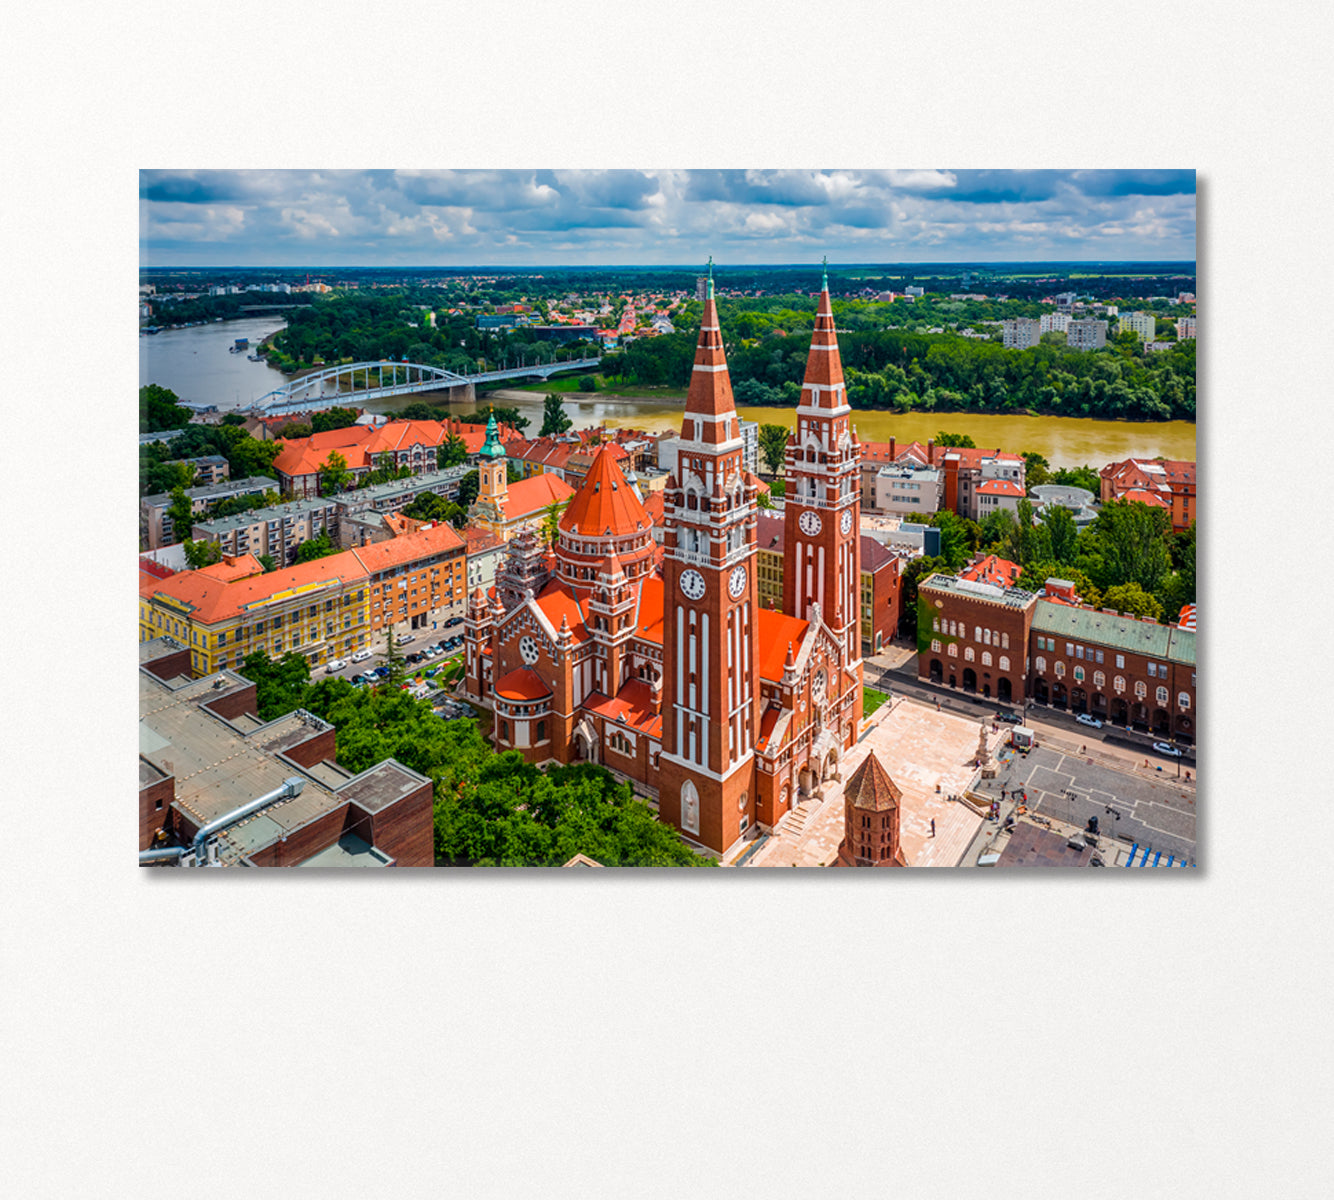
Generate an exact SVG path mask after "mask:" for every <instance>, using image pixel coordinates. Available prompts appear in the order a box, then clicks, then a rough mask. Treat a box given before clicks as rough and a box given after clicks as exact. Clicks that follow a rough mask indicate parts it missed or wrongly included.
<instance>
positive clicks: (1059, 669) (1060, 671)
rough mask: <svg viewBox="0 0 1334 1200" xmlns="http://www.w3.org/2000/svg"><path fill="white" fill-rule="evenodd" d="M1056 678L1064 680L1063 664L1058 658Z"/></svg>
mask: <svg viewBox="0 0 1334 1200" xmlns="http://www.w3.org/2000/svg"><path fill="white" fill-rule="evenodd" d="M1056 678H1057V679H1064V678H1065V663H1063V662H1061V660H1060V659H1059V658H1058V659H1057V660H1056Z"/></svg>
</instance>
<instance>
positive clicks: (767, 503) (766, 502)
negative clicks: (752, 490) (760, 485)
mask: <svg viewBox="0 0 1334 1200" xmlns="http://www.w3.org/2000/svg"><path fill="white" fill-rule="evenodd" d="M755 503H756V504H757V505H759V507H760V508H773V506H774V502H773V501H772V500H771V499H770V498H769V493H768V492H766V491H761V492H760V493H759V494H758V495H757V496H756V497H755Z"/></svg>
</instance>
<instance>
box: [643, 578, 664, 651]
mask: <svg viewBox="0 0 1334 1200" xmlns="http://www.w3.org/2000/svg"><path fill="white" fill-rule="evenodd" d="M639 636H640V637H642V638H643V639H644V640H645V641H648V642H657V643H658V645H660V646H661V645H662V577H661V576H660V575H650V576H649V577H648V578H647V579H645V580H644V582H643V584H642V585H641V586H640V591H639Z"/></svg>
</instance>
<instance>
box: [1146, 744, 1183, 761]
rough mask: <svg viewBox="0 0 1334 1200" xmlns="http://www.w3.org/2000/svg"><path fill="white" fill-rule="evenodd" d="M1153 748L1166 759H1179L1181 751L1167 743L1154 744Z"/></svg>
mask: <svg viewBox="0 0 1334 1200" xmlns="http://www.w3.org/2000/svg"><path fill="white" fill-rule="evenodd" d="M1153 748H1154V749H1155V750H1157V751H1158V753H1159V754H1166V755H1167V756H1168V758H1180V757H1181V755H1182V751H1181V750H1179V749H1178V748H1177V747H1176V746H1173V745H1170V744H1169V743H1167V742H1154V744H1153Z"/></svg>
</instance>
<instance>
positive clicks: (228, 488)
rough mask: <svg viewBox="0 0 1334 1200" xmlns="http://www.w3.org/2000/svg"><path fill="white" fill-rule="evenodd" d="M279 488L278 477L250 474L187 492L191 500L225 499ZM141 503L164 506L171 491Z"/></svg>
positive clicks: (144, 499) (168, 501)
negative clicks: (271, 477) (242, 477)
mask: <svg viewBox="0 0 1334 1200" xmlns="http://www.w3.org/2000/svg"><path fill="white" fill-rule="evenodd" d="M277 490H278V481H277V480H276V479H270V478H269V477H268V476H267V475H250V476H247V477H246V478H245V479H224V480H223V481H222V482H221V483H207V484H205V485H204V486H203V487H195V488H186V489H185V494H186V495H187V496H189V497H190V499H191V500H225V499H227V498H228V497H229V496H244V495H248V494H249V493H251V492H268V491H274V492H276V491H277ZM139 503H140V504H143V505H145V506H147V507H148V508H164V507H166V506H167V505H168V504H170V503H171V493H170V492H158V493H156V494H155V495H152V496H144V497H143V499H141V500H140V501H139Z"/></svg>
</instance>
